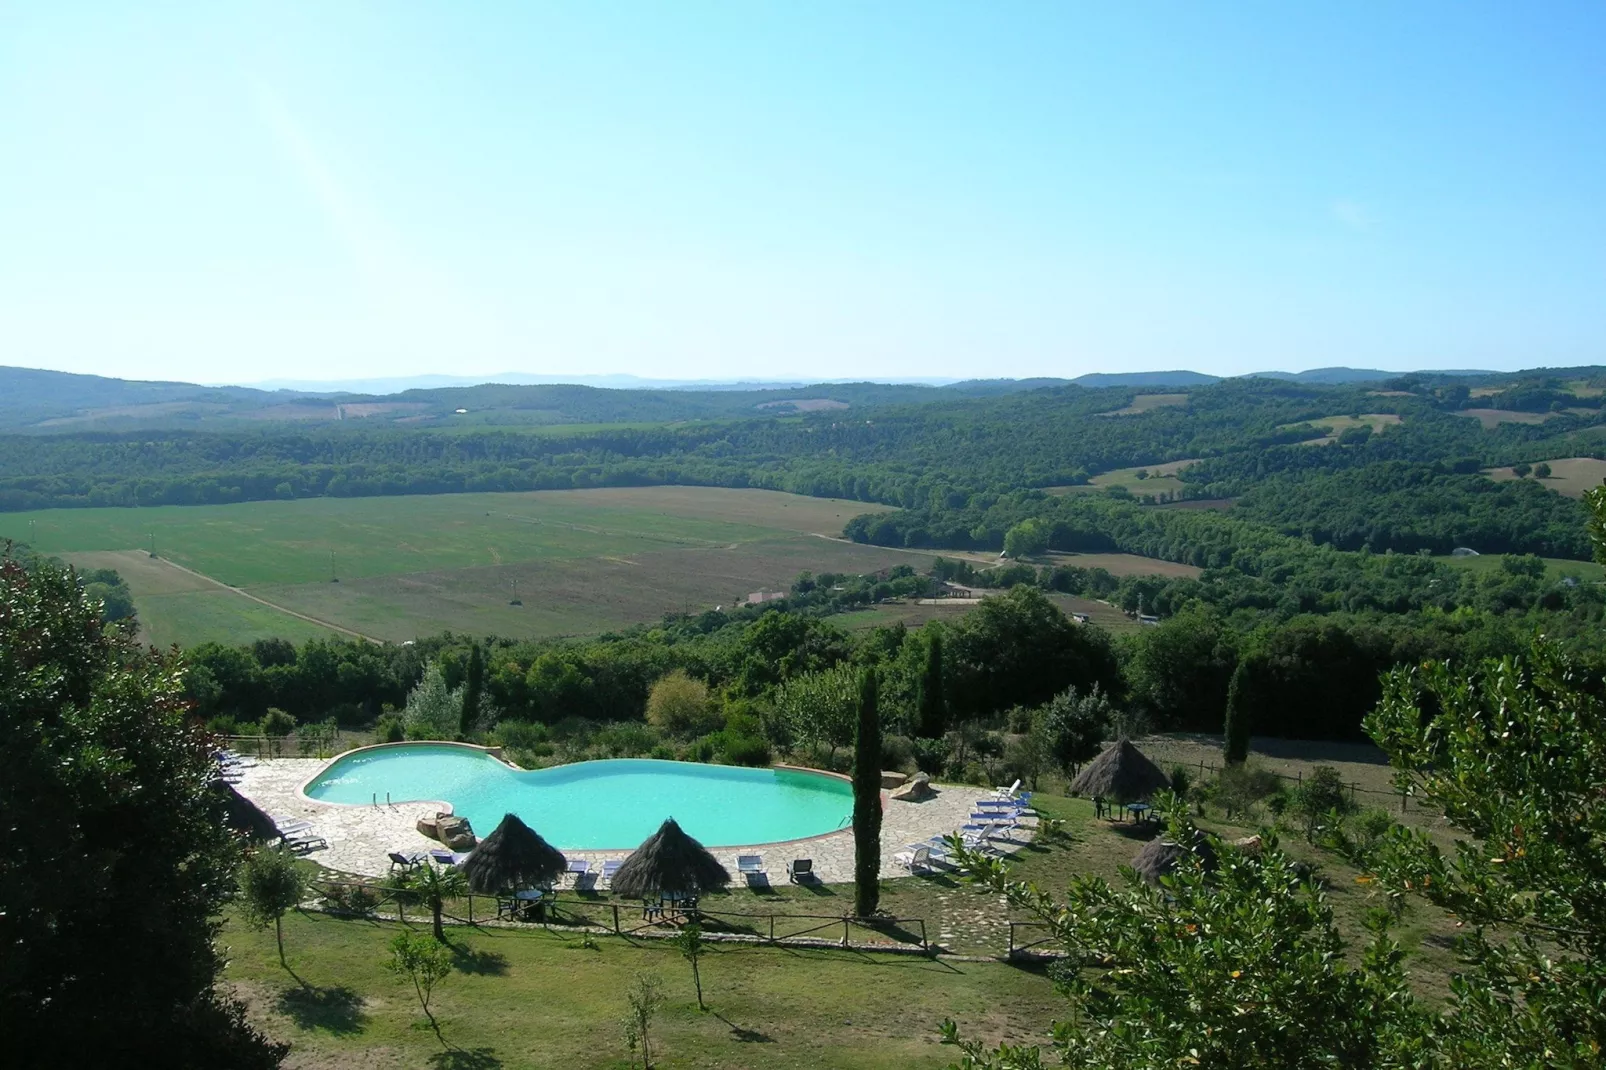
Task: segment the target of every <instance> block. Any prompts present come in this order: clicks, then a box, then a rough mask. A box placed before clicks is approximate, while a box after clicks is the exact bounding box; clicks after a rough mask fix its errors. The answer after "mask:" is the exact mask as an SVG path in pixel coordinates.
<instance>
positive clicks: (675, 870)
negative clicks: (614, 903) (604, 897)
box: [612, 818, 731, 899]
mask: <svg viewBox="0 0 1606 1070" xmlns="http://www.w3.org/2000/svg"><path fill="white" fill-rule="evenodd" d="M730 882H731V875H730V873H729V872H728V871H727V870H726V869H725V867H724V866H722V865H720V864H719V861H718V859H716V858H715V857H714V856H713V855H711V854H709V853H708V850H707V848H705V847H704V846H703V845H702V844H700V843H698V842H697V841H696V840H694V839H692V838H691V837H690V836H688V835H686V833H684V832H683V831H681V828H680V826H679V825H677V824H675V819H674V818H670V819H669V820H668V821H665V822H664V823H663V825H662V826H660V827H659V829H658V831H657V832H655V833H653V834H652V835H651V836H648V837H647V838H646V839H645V840H644V841H642V844H641V846H640V847H637V848H636V849H635V851H633V852H631V855H630V857H629V858H627V859H625V862H624V865H622V866H620V867H619V872H617V873H615V874H614V875H613V885H612V887H613V890H614V891H615V892H616V893H618V894H619V895H622V896H627V897H629V898H632V899H646V898H647V897H648V896H652V895H662V894H664V893H666V892H669V893H674V894H679V895H696V894H697V893H699V892H702V891H705V890H707V889H709V888H723V887H725V885H727V884H729V883H730Z"/></svg>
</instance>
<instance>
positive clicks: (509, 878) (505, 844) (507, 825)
mask: <svg viewBox="0 0 1606 1070" xmlns="http://www.w3.org/2000/svg"><path fill="white" fill-rule="evenodd" d="M461 868H462V870H463V874H464V875H465V876H466V877H468V887H469V890H470V891H475V892H483V893H484V894H486V895H495V894H496V893H497V892H510V891H518V890H520V889H523V888H538V887H541V886H543V885H548V884H551V883H553V882H554V881H556V880H557V879H558V878H559V877H561V876H563V874H564V873H565V872H567V871H568V868H569V861H568V859H566V858H564V857H563V854H562V852H560V851H559V850H558V849H557V848H556V847H554V846H552V845H551V844H550V843H547V842H546V841H545V840H543V839H542V838H541V837H540V835H539V834H537V833H536V831H535V830H534V829H532V828H530V826H529V825H526V824H525V823H524V822H523V821H521V820H519V816H518V815H517V814H506V815H504V816H503V817H502V821H501V823H500V824H498V825H497V826H496V828H495V829H494V830H492V832H491V834H490V835H489V836H487V837H485V838H484V839H483V840H481V841H480V843H479V846H478V847H476V848H474V850H473V852H471V853H470V854H469V856H468V857H467V858H465V859H463V862H462V867H461Z"/></svg>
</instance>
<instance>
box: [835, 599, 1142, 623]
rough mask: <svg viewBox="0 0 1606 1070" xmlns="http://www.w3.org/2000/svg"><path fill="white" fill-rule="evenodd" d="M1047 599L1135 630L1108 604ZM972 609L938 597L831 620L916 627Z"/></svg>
mask: <svg viewBox="0 0 1606 1070" xmlns="http://www.w3.org/2000/svg"><path fill="white" fill-rule="evenodd" d="M1048 598H1049V601H1051V602H1053V603H1054V604H1055V605H1057V606H1059V607H1060V609H1061V610H1062V611H1063V612H1064V613H1065V614H1066V615H1067V616H1069V615H1070V614H1072V613H1085V614H1087V616H1088V618H1089V619H1090V620H1091V621H1092V623H1094V624H1097V625H1099V626H1101V627H1104V628H1108V629H1109V630H1110V631H1112V632H1123V631H1136V630H1137V629H1138V622H1137V621H1135V620H1133V619H1132V618H1131V617H1128V616H1127V615H1126V614H1125V613H1123V612H1121V611H1120V610H1119V609H1117V608H1115V607H1114V606H1112V605H1109V604H1108V603H1105V602H1096V601H1094V600H1093V599H1090V598H1078V597H1077V596H1075V595H1070V594H1055V593H1052V592H1050V594H1049V596H1048ZM945 603H946V604H945ZM975 608H976V603H974V602H965V601H962V600H959V599H937V600H936V604H929V605H921V604H919V603H918V602H915V601H912V600H911V601H904V602H891V603H887V604H886V605H879V606H871V607H869V608H868V609H860V610H855V611H854V612H852V613H843V614H840V615H838V616H835V617H832V618H831V623H832V624H835V625H837V626H838V627H841V628H850V629H854V628H875V627H880V626H883V625H889V624H896V623H898V622H900V621H901V622H902V623H903V626H904V627H906V628H919V627H920V626H922V625H923V624H925V623H926V622H927V621H933V620H937V621H954V620H958V619H959V618H960V617H963V616H964V615H965V614H966V613H969V612H970V611H971V610H973V609H975Z"/></svg>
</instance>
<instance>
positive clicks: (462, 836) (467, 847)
mask: <svg viewBox="0 0 1606 1070" xmlns="http://www.w3.org/2000/svg"><path fill="white" fill-rule="evenodd" d="M435 831H436V832H437V833H439V835H440V841H441V842H442V843H444V844H445V845H446V846H448V847H450V848H451V849H452V850H454V851H472V850H473V849H474V847H475V845H476V844H478V843H479V840H477V839H475V837H474V826H472V825H470V824H469V823H468V818H466V817H441V818H437V819H436V820H435Z"/></svg>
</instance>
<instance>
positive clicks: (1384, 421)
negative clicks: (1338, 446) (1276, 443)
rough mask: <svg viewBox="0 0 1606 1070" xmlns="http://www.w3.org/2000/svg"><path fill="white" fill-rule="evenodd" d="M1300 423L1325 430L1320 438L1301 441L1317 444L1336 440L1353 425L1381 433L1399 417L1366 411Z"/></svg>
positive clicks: (1283, 429) (1398, 419)
mask: <svg viewBox="0 0 1606 1070" xmlns="http://www.w3.org/2000/svg"><path fill="white" fill-rule="evenodd" d="M1300 423H1306V424H1310V425H1311V426H1312V427H1319V428H1322V429H1323V430H1325V431H1326V432H1327V434H1325V435H1323V436H1321V437H1320V438H1311V439H1306V440H1305V442H1303V443H1302V445H1306V446H1319V445H1322V444H1323V443H1326V442H1337V441H1338V436H1339V435H1342V434H1343V433H1344V432H1345V431H1348V430H1350V429H1351V428H1355V427H1370V428H1371V429H1372V433H1373V434H1374V435H1378V434H1382V433H1383V432H1384V431H1386V430H1387V429H1388V428H1390V427H1393V426H1395V425H1396V424H1398V423H1400V417H1399V416H1398V415H1396V414H1395V413H1392V412H1367V413H1362V414H1361V415H1359V416H1324V417H1322V418H1321V419H1320V420H1302V421H1300ZM1298 426H1299V424H1297V423H1295V424H1283V425H1282V426H1281V427H1280V428H1278V430H1280V431H1286V430H1289V429H1290V428H1295V427H1298Z"/></svg>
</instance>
